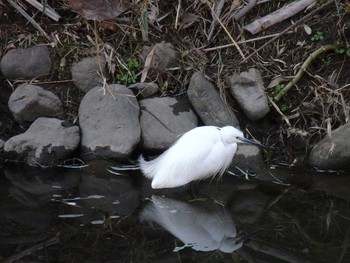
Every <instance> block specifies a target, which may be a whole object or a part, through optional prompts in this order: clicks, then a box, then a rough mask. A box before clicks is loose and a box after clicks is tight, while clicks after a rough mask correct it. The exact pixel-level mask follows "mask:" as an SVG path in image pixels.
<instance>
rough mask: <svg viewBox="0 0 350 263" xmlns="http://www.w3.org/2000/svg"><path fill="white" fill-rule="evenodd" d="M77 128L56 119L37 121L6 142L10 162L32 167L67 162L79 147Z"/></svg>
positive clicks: (5, 148)
mask: <svg viewBox="0 0 350 263" xmlns="http://www.w3.org/2000/svg"><path fill="white" fill-rule="evenodd" d="M79 139H80V135H79V127H78V126H72V124H69V123H67V122H65V121H62V120H59V119H55V118H45V117H41V118H38V119H37V120H36V121H35V122H33V124H32V125H31V126H30V127H29V129H28V130H27V131H26V132H25V133H22V134H20V135H17V136H14V137H12V138H10V139H9V140H8V141H6V143H5V146H4V151H5V154H6V156H7V157H8V158H10V159H14V158H15V159H18V160H20V161H25V162H26V163H27V164H29V165H32V166H38V165H51V164H52V163H53V162H55V161H58V160H62V159H64V158H67V157H68V156H69V155H70V154H71V153H72V152H73V151H74V150H75V149H76V148H77V147H78V145H79Z"/></svg>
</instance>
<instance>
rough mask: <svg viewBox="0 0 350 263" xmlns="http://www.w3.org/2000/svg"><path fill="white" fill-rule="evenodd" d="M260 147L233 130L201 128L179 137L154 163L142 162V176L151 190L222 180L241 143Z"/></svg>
mask: <svg viewBox="0 0 350 263" xmlns="http://www.w3.org/2000/svg"><path fill="white" fill-rule="evenodd" d="M241 141H243V142H248V143H252V144H258V143H256V142H253V141H250V140H248V139H246V138H244V137H243V133H242V132H241V131H240V130H238V129H236V128H234V127H232V126H225V127H222V128H219V127H215V126H201V127H197V128H194V129H192V130H190V131H188V132H186V133H185V134H184V135H182V136H181V137H180V139H179V140H177V141H176V142H175V143H174V144H173V145H172V146H171V147H170V148H169V149H168V150H167V151H165V152H164V153H163V154H161V155H160V156H159V157H157V158H156V159H154V160H151V161H146V160H145V159H144V158H143V157H142V156H140V158H139V163H140V168H141V171H142V172H143V174H144V175H145V176H146V177H147V178H149V179H152V188H153V189H159V188H173V187H178V186H182V185H185V184H188V183H189V182H192V181H195V180H203V179H206V178H209V177H212V176H216V175H219V176H221V175H222V174H223V173H224V172H225V170H226V169H227V168H228V167H229V165H230V164H231V161H232V158H233V156H234V154H235V153H236V151H237V143H238V142H241Z"/></svg>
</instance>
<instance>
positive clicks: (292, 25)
mask: <svg viewBox="0 0 350 263" xmlns="http://www.w3.org/2000/svg"><path fill="white" fill-rule="evenodd" d="M332 3H334V2H333V0H328V2H327V3H325V4H323V5H322V6H320V7H318V8H316V9H315V10H313V11H311V12H310V13H309V14H307V15H306V16H304V17H302V18H301V19H299V20H298V21H297V22H295V23H294V24H291V25H290V26H289V27H287V28H286V29H284V30H283V31H282V32H281V33H279V34H277V35H276V36H275V37H273V38H271V39H270V40H269V41H267V42H266V43H265V44H264V45H262V46H260V47H259V48H258V49H256V50H255V51H254V52H253V53H251V54H249V56H247V57H246V58H245V59H243V60H242V61H241V62H240V64H242V63H244V62H246V61H247V60H248V59H250V58H251V57H252V56H254V55H255V54H256V53H258V52H259V51H260V50H262V49H263V48H265V47H266V46H267V45H269V44H270V43H272V42H274V41H275V40H276V39H278V38H279V37H281V36H282V35H284V34H285V33H286V32H288V31H290V30H291V29H292V28H294V27H296V26H298V25H300V24H301V23H302V22H304V21H305V20H307V19H309V18H310V17H311V16H313V15H314V14H316V13H317V12H319V11H320V10H322V9H323V8H325V7H327V6H329V5H330V4H332Z"/></svg>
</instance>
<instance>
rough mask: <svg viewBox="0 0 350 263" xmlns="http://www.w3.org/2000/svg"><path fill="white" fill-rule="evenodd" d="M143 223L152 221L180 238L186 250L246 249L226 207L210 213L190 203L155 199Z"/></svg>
mask: <svg viewBox="0 0 350 263" xmlns="http://www.w3.org/2000/svg"><path fill="white" fill-rule="evenodd" d="M140 218H141V221H152V222H155V223H157V224H159V225H160V226H162V227H163V228H165V229H166V230H167V231H168V232H170V233H171V234H172V235H174V236H175V237H177V238H178V239H180V240H181V241H182V242H183V243H184V246H183V247H177V248H175V250H174V251H179V250H181V249H183V248H185V247H191V248H192V249H194V250H196V251H212V250H220V251H222V252H225V253H232V252H233V251H235V250H238V249H239V248H241V247H242V244H243V239H242V238H237V231H236V227H235V224H234V222H233V220H232V217H231V216H230V214H229V213H228V212H227V211H226V210H225V209H223V208H220V209H215V210H206V209H203V208H199V207H195V206H193V205H190V204H188V203H185V202H182V201H178V200H174V199H170V198H164V197H159V196H155V195H154V196H152V202H151V203H150V204H148V205H147V206H146V207H145V208H144V210H143V211H142V213H141V215H140Z"/></svg>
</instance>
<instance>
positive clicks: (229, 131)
mask: <svg viewBox="0 0 350 263" xmlns="http://www.w3.org/2000/svg"><path fill="white" fill-rule="evenodd" d="M219 129H220V135H221V140H222V141H223V142H224V143H225V144H231V143H238V142H240V140H239V138H244V136H243V132H241V131H240V130H238V129H236V128H235V127H233V126H225V127H222V128H219Z"/></svg>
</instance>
